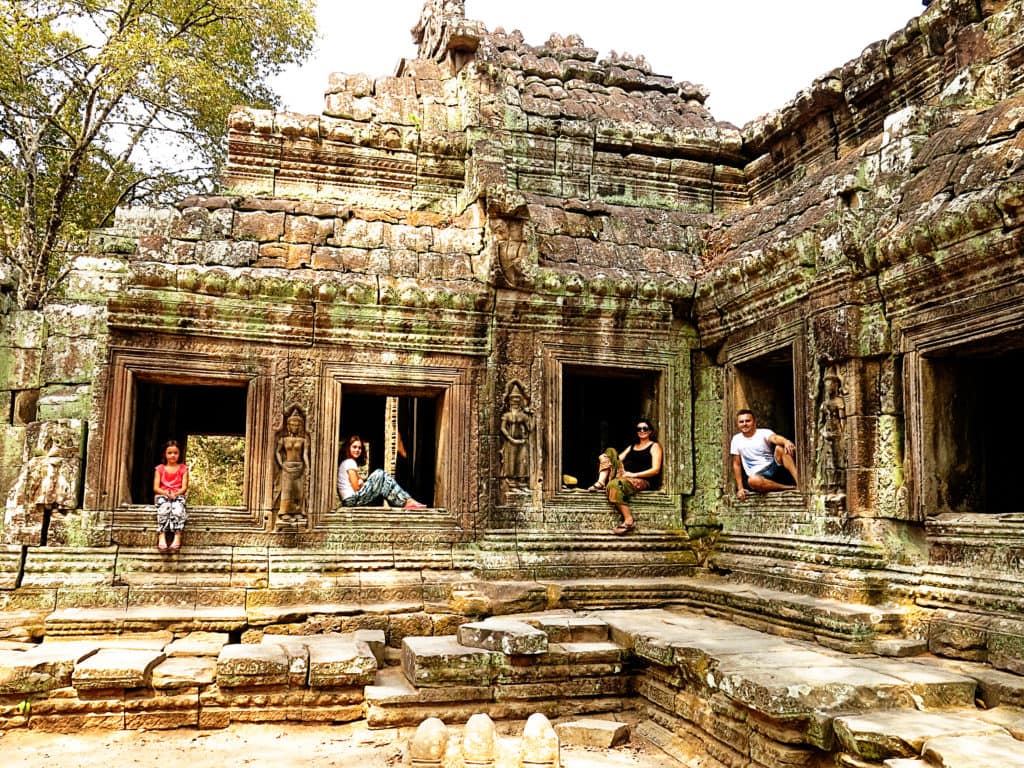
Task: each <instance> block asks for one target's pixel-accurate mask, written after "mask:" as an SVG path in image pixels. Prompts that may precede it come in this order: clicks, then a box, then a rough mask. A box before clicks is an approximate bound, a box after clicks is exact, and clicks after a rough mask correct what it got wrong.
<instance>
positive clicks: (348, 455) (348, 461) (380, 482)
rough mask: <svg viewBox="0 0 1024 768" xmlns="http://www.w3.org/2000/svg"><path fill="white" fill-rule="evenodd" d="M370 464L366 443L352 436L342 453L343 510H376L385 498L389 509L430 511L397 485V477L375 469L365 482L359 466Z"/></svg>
mask: <svg viewBox="0 0 1024 768" xmlns="http://www.w3.org/2000/svg"><path fill="white" fill-rule="evenodd" d="M365 463H366V457H365V456H364V455H363V440H362V438H361V437H359V435H352V436H351V437H350V438H349V439H348V440H346V441H345V447H344V448H342V450H341V465H340V466H339V467H338V495H339V496H340V497H341V505H342V506H343V507H373V506H378V505H379V504H380V501H381V499H383V500H384V501H386V502H387V503H388V505H389V506H392V507H402V509H426V508H427V505H426V504H420V502H418V501H416V499H414V498H413V497H412V496H410V495H409V494H408V493H406V491H405V490H404V489H403V488H402V486H400V485H399V484H398V483H397V482H395V478H393V477H392V476H391V475H389V474H388V473H387V472H385V471H384V470H383V469H375V470H373V472H371V473H370V475H369V477H367V478H366V479H365V480H363V479H362V478H361V477H359V465H361V464H365Z"/></svg>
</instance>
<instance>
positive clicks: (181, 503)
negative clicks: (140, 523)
mask: <svg viewBox="0 0 1024 768" xmlns="http://www.w3.org/2000/svg"><path fill="white" fill-rule="evenodd" d="M186 520H188V512H187V511H186V510H185V497H184V496H179V497H178V498H176V499H168V498H167V497H166V496H163V495H161V496H157V497H156V532H157V533H178V532H180V531H183V530H185V521H186Z"/></svg>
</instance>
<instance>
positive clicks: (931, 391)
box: [918, 334, 1024, 516]
mask: <svg viewBox="0 0 1024 768" xmlns="http://www.w3.org/2000/svg"><path fill="white" fill-rule="evenodd" d="M921 374H922V375H921V392H920V397H919V400H918V407H919V408H920V412H921V430H920V435H921V445H922V448H921V453H922V455H921V462H920V466H921V467H922V472H921V478H920V482H921V486H922V502H923V506H924V510H923V511H924V513H925V514H926V515H929V516H931V515H938V514H943V513H992V514H1000V513H1019V512H1024V501H1022V500H1021V496H1020V487H1019V486H1020V483H1019V482H1018V480H1017V472H1018V471H1019V466H1018V464H1017V462H1016V457H1017V456H1018V453H1019V452H1018V451H1015V450H1013V448H1012V447H1011V446H1009V445H1008V444H1007V438H1006V436H1007V435H1008V434H1011V433H1012V432H1013V429H1014V427H1013V419H1014V414H1013V411H1014V410H1015V408H1016V406H1017V403H1016V402H1015V399H1014V398H1013V396H1012V394H1011V395H1009V396H1008V397H1000V396H999V395H998V393H999V392H1012V389H1013V387H1014V385H1015V384H1016V383H1017V382H1020V381H1021V380H1022V377H1024V334H1017V335H1016V336H1015V337H1010V338H1007V337H1003V338H1001V339H998V340H992V341H988V342H986V343H978V344H974V345H968V346H960V347H955V348H950V349H945V350H939V351H936V352H933V353H929V355H928V356H926V357H923V358H922V366H921ZM1007 417H1009V418H1007Z"/></svg>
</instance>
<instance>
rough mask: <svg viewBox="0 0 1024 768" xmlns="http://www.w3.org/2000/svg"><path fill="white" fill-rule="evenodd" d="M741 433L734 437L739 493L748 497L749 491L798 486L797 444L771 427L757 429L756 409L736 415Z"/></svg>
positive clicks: (787, 488) (730, 446)
mask: <svg viewBox="0 0 1024 768" xmlns="http://www.w3.org/2000/svg"><path fill="white" fill-rule="evenodd" d="M736 426H738V427H739V430H740V431H739V432H737V433H736V434H735V435H733V436H732V443H731V444H730V445H729V453H730V454H731V455H732V474H733V477H734V478H736V495H737V496H738V497H739V498H740V500H743V499H746V498H747V495H748V494H749V492H750V491H757V492H758V493H770V492H771V491H792V490H795V489H796V487H797V472H796V461H795V459H794V457H795V456H796V446H795V445H794V444H793V441H791V440H787V439H786V438H784V437H782V436H781V435H777V434H775V433H774V432H772V431H771V430H770V429H758V428H757V419H756V418H755V417H754V412H753V411H750V410H747V409H743V410H742V411H740V412H739V413H737V414H736Z"/></svg>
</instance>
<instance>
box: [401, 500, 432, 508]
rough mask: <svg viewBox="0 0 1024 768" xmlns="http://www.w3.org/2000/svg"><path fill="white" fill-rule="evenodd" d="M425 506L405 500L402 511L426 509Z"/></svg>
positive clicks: (414, 501)
mask: <svg viewBox="0 0 1024 768" xmlns="http://www.w3.org/2000/svg"><path fill="white" fill-rule="evenodd" d="M426 508H427V505H426V504H420V503H419V502H418V501H416V499H407V500H406V502H405V504H403V505H402V509H426Z"/></svg>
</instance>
